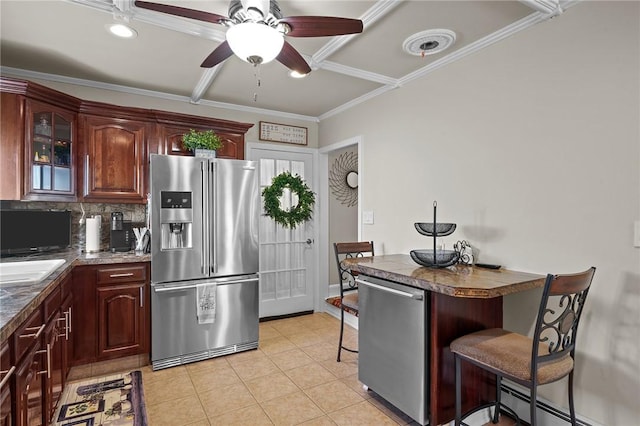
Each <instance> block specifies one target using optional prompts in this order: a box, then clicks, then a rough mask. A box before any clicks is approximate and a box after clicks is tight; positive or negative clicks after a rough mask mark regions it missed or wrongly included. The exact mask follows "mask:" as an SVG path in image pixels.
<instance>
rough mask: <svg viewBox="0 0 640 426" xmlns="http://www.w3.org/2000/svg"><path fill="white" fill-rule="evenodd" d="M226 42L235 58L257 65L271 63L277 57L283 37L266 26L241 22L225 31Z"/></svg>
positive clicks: (282, 43)
mask: <svg viewBox="0 0 640 426" xmlns="http://www.w3.org/2000/svg"><path fill="white" fill-rule="evenodd" d="M227 42H228V43H229V47H231V50H232V51H233V53H235V55H236V56H238V57H239V58H240V59H242V60H243V61H245V62H249V63H250V64H254V65H257V64H266V63H267V62H271V61H273V60H274V59H275V58H276V56H278V54H279V53H280V51H281V50H282V46H283V45H284V37H283V36H282V34H281V33H280V32H278V31H277V30H276V29H275V28H272V27H270V26H268V25H265V24H258V23H255V22H243V23H241V24H237V25H234V26H232V27H231V28H229V29H228V30H227Z"/></svg>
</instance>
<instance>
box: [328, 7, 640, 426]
mask: <svg viewBox="0 0 640 426" xmlns="http://www.w3.org/2000/svg"><path fill="white" fill-rule="evenodd" d="M639 18H640V3H638V2H584V3H580V4H578V5H577V6H575V7H572V8H570V9H569V10H567V11H566V12H565V13H564V14H563V15H561V16H559V17H557V18H554V19H552V20H550V21H547V22H544V23H542V24H539V25H537V26H536V27H535V28H532V29H529V30H526V31H524V32H523V33H520V34H517V35H515V36H514V37H511V38H509V39H508V40H505V41H502V42H500V43H498V44H496V45H493V46H492V47H490V48H487V49H485V50H483V51H482V52H480V53H477V54H475V55H472V56H470V57H466V58H464V59H462V60H460V61H458V62H456V63H454V64H451V65H448V66H447V67H444V68H441V69H439V70H437V71H436V72H434V73H432V74H430V75H428V76H426V77H424V78H423V79H421V80H420V81H415V82H413V83H411V84H408V85H406V86H404V87H402V88H400V89H397V90H395V91H392V92H389V93H387V94H385V95H383V96H380V97H377V98H374V99H372V100H371V101H369V102H367V103H365V104H362V105H360V106H358V107H356V108H353V109H351V110H349V111H346V112H345V113H343V114H340V115H339V116H336V117H332V118H330V119H327V120H324V121H322V122H321V123H320V129H319V133H320V142H319V145H320V146H325V145H329V144H331V143H334V142H336V141H340V140H344V139H347V138H349V137H352V136H354V135H362V138H363V141H364V146H365V150H364V157H363V158H360V161H361V163H362V167H363V182H362V194H363V196H362V199H361V200H360V203H361V204H362V209H363V210H373V211H374V212H375V225H366V226H364V227H363V239H366V240H375V241H376V242H378V241H379V242H381V243H383V246H384V253H386V254H389V253H408V252H409V250H411V249H414V248H425V247H427V246H428V241H427V240H425V238H424V237H422V236H420V235H418V234H417V233H416V231H415V230H414V228H413V222H415V221H424V220H430V219H431V218H432V207H431V206H432V202H433V200H437V201H438V206H439V210H438V218H440V219H441V220H442V221H452V222H456V223H457V224H458V230H457V231H456V232H455V233H454V234H453V235H452V236H450V237H447V245H448V246H449V247H450V246H451V244H452V243H453V242H455V241H456V240H458V239H466V240H468V241H470V242H471V243H472V244H473V245H474V246H475V247H476V248H477V249H478V254H479V256H478V258H479V260H480V261H482V262H487V263H500V264H502V265H504V266H506V267H508V268H510V269H516V270H524V271H532V272H537V273H547V272H554V273H565V272H576V271H580V270H584V269H586V268H588V267H589V266H591V265H594V266H596V267H597V268H598V270H597V272H596V277H595V280H594V285H593V287H592V290H591V294H590V300H588V302H587V306H586V309H585V317H584V318H583V322H582V325H581V330H580V333H579V339H578V355H577V367H576V370H577V377H576V381H575V386H576V405H577V410H578V413H579V414H580V415H583V416H586V417H587V418H589V419H592V420H594V421H597V422H599V423H601V424H611V425H631V424H637V422H638V419H639V418H640V404H638V395H639V394H640V248H634V247H633V242H632V236H633V222H634V220H639V219H640V84H639V80H640V78H639V76H640V66H639V65H640V42H639V40H640V19H639ZM382 111H384V112H382ZM381 112H382V113H381ZM540 294H541V292H540V291H529V292H524V293H521V294H518V295H514V296H509V297H506V298H505V299H504V313H505V317H504V324H505V327H507V328H510V329H512V330H515V331H520V332H526V333H528V332H530V331H531V329H532V327H533V321H534V318H535V314H536V309H537V305H538V303H539V297H540ZM540 394H541V396H543V397H545V398H547V399H549V400H551V401H553V402H556V403H558V404H559V405H561V406H565V407H566V406H568V402H567V398H566V382H565V381H561V382H559V383H556V384H552V385H547V386H543V387H542V388H541V389H540Z"/></svg>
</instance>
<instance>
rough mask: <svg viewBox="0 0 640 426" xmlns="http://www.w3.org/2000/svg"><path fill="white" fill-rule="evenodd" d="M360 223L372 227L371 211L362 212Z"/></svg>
mask: <svg viewBox="0 0 640 426" xmlns="http://www.w3.org/2000/svg"><path fill="white" fill-rule="evenodd" d="M362 223H363V224H365V225H373V211H371V210H367V211H364V212H362Z"/></svg>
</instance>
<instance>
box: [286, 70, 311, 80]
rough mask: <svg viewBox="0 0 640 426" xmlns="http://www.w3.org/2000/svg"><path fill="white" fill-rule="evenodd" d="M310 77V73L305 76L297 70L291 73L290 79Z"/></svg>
mask: <svg viewBox="0 0 640 426" xmlns="http://www.w3.org/2000/svg"><path fill="white" fill-rule="evenodd" d="M308 75H309V73H306V74H304V73H301V72H299V71H296V70H291V71H289V77H292V78H305V77H306V76H308Z"/></svg>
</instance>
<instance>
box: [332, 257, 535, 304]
mask: <svg viewBox="0 0 640 426" xmlns="http://www.w3.org/2000/svg"><path fill="white" fill-rule="evenodd" d="M343 263H344V264H345V265H348V266H349V267H350V268H351V269H352V270H354V271H357V272H359V273H361V274H364V275H369V276H372V277H377V278H382V279H385V280H389V281H394V282H396V283H399V284H405V285H408V286H411V287H415V288H420V289H423V290H429V291H433V292H436V293H442V294H446V295H448V296H453V297H470V298H479V299H486V298H491V297H499V296H506V295H507V294H512V293H517V292H520V291H525V290H530V289H533V288H537V287H543V286H544V282H545V278H546V277H545V276H543V275H537V274H531V273H528V272H518V271H511V270H508V269H502V268H501V269H496V270H494V269H486V268H479V267H477V266H468V265H461V264H458V265H454V266H450V267H448V268H440V269H438V268H426V267H424V266H420V265H418V264H416V263H415V262H414V261H413V260H412V259H411V256H409V255H405V254H392V255H384V256H374V257H359V258H355V259H345V260H344V261H343Z"/></svg>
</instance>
